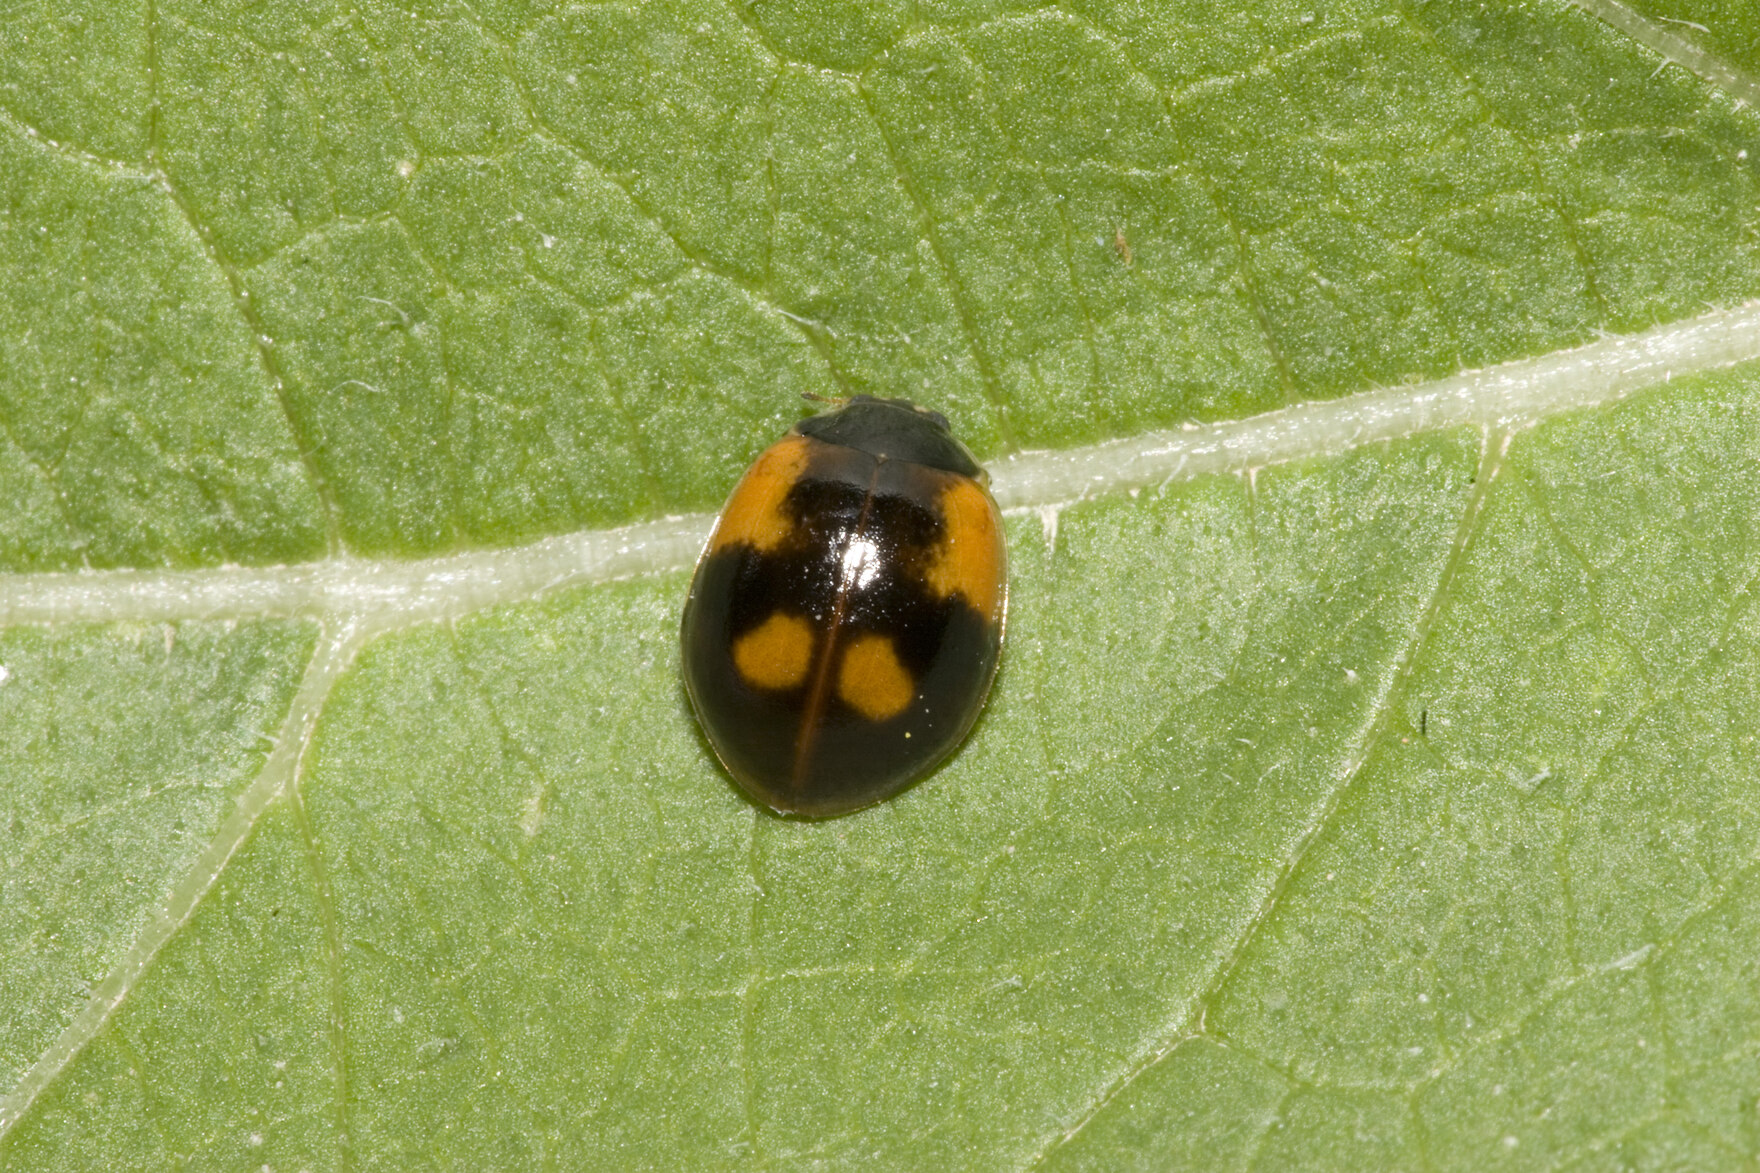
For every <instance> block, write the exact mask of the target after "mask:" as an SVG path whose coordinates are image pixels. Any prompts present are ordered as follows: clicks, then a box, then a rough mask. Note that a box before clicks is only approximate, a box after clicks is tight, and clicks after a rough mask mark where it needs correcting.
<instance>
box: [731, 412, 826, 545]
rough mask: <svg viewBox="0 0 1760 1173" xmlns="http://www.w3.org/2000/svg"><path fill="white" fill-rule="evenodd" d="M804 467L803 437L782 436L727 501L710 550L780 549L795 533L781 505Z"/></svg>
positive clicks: (805, 457)
mask: <svg viewBox="0 0 1760 1173" xmlns="http://www.w3.org/2000/svg"><path fill="white" fill-rule="evenodd" d="M806 466H807V438H806V437H805V436H784V437H783V438H782V439H780V440H778V441H776V443H774V444H772V445H770V447H768V448H766V449H765V450H764V452H763V453H762V454H761V455H760V456H759V457H758V459H757V460H756V461H755V462H753V464H752V467H751V468H749V469H747V470H746V475H745V476H744V477H742V478H740V482H739V485H738V486H737V487H736V488H735V489H734V490H733V496H731V497H729V498H728V499H727V508H725V509H723V510H722V511H721V520H720V521H719V522H718V523H716V526H715V536H714V537H712V538H710V539H709V548H710V549H711V550H719V549H720V548H721V547H723V546H730V545H733V544H734V543H737V542H743V543H745V544H746V545H748V546H751V547H753V548H755V549H757V550H760V551H768V550H774V549H775V548H776V547H778V546H780V545H781V544H782V543H783V541H785V540H786V539H787V538H788V535H789V534H790V533H792V532H793V531H794V522H793V521H792V520H790V518H789V516H788V514H787V513H786V512H784V511H783V508H782V504H783V502H784V501H785V500H787V498H788V491H789V490H790V489H792V488H794V483H795V481H797V480H799V479H800V475H801V470H802V469H804V468H806Z"/></svg>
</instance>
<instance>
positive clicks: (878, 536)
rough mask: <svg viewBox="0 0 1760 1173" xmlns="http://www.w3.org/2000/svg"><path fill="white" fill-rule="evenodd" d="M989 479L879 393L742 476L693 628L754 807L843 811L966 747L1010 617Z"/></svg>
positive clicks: (803, 425)
mask: <svg viewBox="0 0 1760 1173" xmlns="http://www.w3.org/2000/svg"><path fill="white" fill-rule="evenodd" d="M988 483H989V477H988V476H987V475H986V474H985V473H984V470H983V469H982V468H980V467H979V465H978V463H977V461H975V460H974V459H972V455H971V453H970V452H968V451H966V449H965V446H964V445H962V444H961V443H960V442H959V441H958V440H955V439H954V438H953V435H952V434H951V432H950V431H949V429H948V425H947V421H946V420H945V419H944V418H942V417H941V416H940V415H938V414H937V413H935V412H932V411H928V410H925V409H923V408H920V407H917V406H915V405H913V404H911V403H909V402H907V401H905V400H902V399H873V398H870V397H868V396H857V397H855V398H854V399H852V400H850V401H849V403H848V404H847V405H846V406H844V407H841V408H839V409H838V410H835V411H832V412H828V413H826V414H824V415H819V416H814V417H811V418H809V419H805V420H802V421H801V422H800V423H798V424H796V425H795V427H794V428H793V429H792V430H790V432H789V433H788V434H787V435H786V436H784V437H783V438H782V439H781V440H779V441H777V442H776V443H775V444H773V445H771V446H770V448H768V449H766V450H765V452H764V453H763V454H762V455H760V456H759V457H758V459H757V460H756V461H755V462H754V463H753V464H752V467H751V468H750V469H748V470H747V471H746V474H745V477H744V478H743V479H742V480H741V481H740V483H739V485H738V487H736V488H735V489H734V491H733V495H732V496H731V497H729V498H728V501H727V506H726V508H724V509H723V510H722V512H721V517H720V519H719V520H718V521H717V522H716V525H715V532H714V533H713V534H712V535H710V538H709V543H708V545H707V547H705V549H704V551H703V556H702V558H701V560H700V561H699V562H698V563H697V572H696V577H695V578H694V579H693V580H692V582H691V592H690V598H689V599H688V600H687V601H686V603H685V609H684V624H683V632H682V638H683V658H684V679H685V687H686V690H687V691H688V692H689V693H690V697H691V704H692V706H693V707H694V708H695V709H696V712H697V719H698V720H699V721H700V722H701V723H702V726H703V731H704V732H705V733H706V734H707V735H708V737H709V741H710V743H711V744H712V745H713V746H714V747H715V753H716V755H717V756H718V757H719V758H720V759H721V761H722V764H723V765H725V766H726V767H727V770H728V772H729V773H731V774H732V775H733V777H734V780H735V781H737V782H738V783H739V784H740V786H741V787H743V788H744V789H745V791H746V792H747V793H748V794H750V795H751V796H752V797H753V798H754V799H756V800H757V801H759V802H761V803H763V804H764V805H766V806H768V807H770V808H772V809H773V810H777V811H780V812H782V813H785V814H796V815H806V816H809V817H814V818H824V817H828V816H832V815H841V814H847V813H849V812H850V811H854V810H859V809H861V808H862V807H865V806H869V805H871V804H873V803H876V802H879V801H881V800H882V799H885V798H889V797H891V796H892V795H894V794H896V793H898V792H899V791H900V790H903V789H904V788H905V787H907V786H909V785H910V784H911V783H913V782H915V781H917V780H918V779H919V778H921V777H922V776H923V775H924V774H926V773H928V772H929V770H931V769H932V768H933V767H934V766H935V765H936V764H937V763H938V762H940V761H941V759H943V758H944V757H946V756H947V755H948V754H949V753H951V752H952V751H953V750H954V748H955V747H957V746H958V745H959V743H960V742H961V741H962V740H963V739H964V738H965V735H966V733H967V732H968V731H969V730H970V729H971V726H972V722H973V721H975V720H976V719H977V716H978V712H979V710H980V709H982V708H983V706H984V698H985V696H986V695H987V694H988V692H989V691H990V682H991V680H992V678H994V676H995V675H996V664H997V659H998V657H999V656H1000V654H1001V650H1002V632H1003V625H1004V619H1005V616H1006V613H1007V608H1008V558H1007V551H1006V550H1005V548H1004V546H1003V539H1002V519H1001V516H1000V515H999V513H998V512H997V509H996V502H995V501H994V500H993V499H992V498H991V496H990V492H989V489H988V488H987V487H986V486H987V485H988Z"/></svg>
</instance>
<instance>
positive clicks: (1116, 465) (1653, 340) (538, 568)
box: [0, 302, 1760, 632]
mask: <svg viewBox="0 0 1760 1173" xmlns="http://www.w3.org/2000/svg"><path fill="white" fill-rule="evenodd" d="M1752 359H1760V302H1750V303H1748V304H1745V305H1742V306H1739V307H1736V308H1734V309H1725V310H1717V311H1713V312H1711V313H1707V314H1703V315H1701V316H1699V317H1694V318H1688V319H1684V320H1681V321H1676V322H1670V323H1668V324H1665V325H1661V326H1657V327H1654V328H1652V329H1650V330H1647V331H1644V332H1643V333H1640V334H1631V335H1620V336H1613V337H1607V338H1603V339H1600V340H1599V341H1596V342H1592V343H1590V344H1588V345H1586V346H1580V347H1576V348H1573V349H1569V350H1562V351H1555V352H1553V353H1551V354H1547V355H1543V356H1540V357H1538V358H1530V359H1522V360H1520V361H1516V362H1510V363H1505V364H1503V365H1501V366H1495V367H1488V368H1486V369H1484V370H1476V371H1466V372H1462V373H1461V374H1458V375H1451V376H1449V377H1448V378H1444V379H1438V380H1435V381H1433V382H1428V383H1420V384H1414V385H1411V386H1401V387H1392V388H1385V389H1382V390H1376V391H1366V392H1363V393H1360V394H1357V395H1351V396H1347V397H1345V398H1342V399H1333V400H1326V401H1322V402H1315V403H1304V404H1298V405H1297V406H1294V407H1288V408H1283V409H1280V410H1278V411H1273V412H1268V413H1266V414H1264V415H1258V416H1253V417H1251V418H1248V419H1242V420H1230V421H1225V422H1221V423H1213V424H1193V425H1189V426H1186V427H1183V428H1176V429H1170V430H1166V431H1155V432H1145V433H1143V434H1141V435H1137V436H1132V437H1129V438H1126V439H1121V440H1113V441H1107V442H1104V443H1100V444H1093V445H1089V446H1087V447H1082V448H1070V449H1063V450H1059V451H1042V452H1023V453H1019V454H1017V455H1014V456H1010V457H1004V458H1002V459H999V460H995V461H992V462H991V464H990V472H991V476H992V488H993V490H994V491H995V494H996V499H997V502H998V503H999V504H1000V505H1001V506H1002V507H1003V509H1004V511H1006V512H1009V513H1014V514H1023V513H1032V512H1042V513H1051V512H1053V511H1055V510H1057V509H1059V508H1061V507H1063V506H1066V505H1071V504H1075V503H1077V502H1080V501H1083V500H1087V499H1089V498H1093V497H1097V496H1102V495H1106V494H1110V493H1117V492H1121V491H1131V490H1140V489H1153V488H1157V487H1160V486H1164V485H1167V484H1171V483H1176V482H1179V481H1185V480H1190V479H1193V478H1195V477H1199V476H1205V475H1209V474H1215V473H1229V472H1233V473H1244V472H1247V471H1249V470H1251V469H1255V468H1260V467H1263V466H1266V465H1271V464H1280V463H1285V462H1288V461H1293V460H1302V459H1308V458H1312V457H1322V456H1333V455H1338V454H1341V453H1344V452H1346V451H1349V450H1351V449H1353V448H1358V447H1362V446H1364V445H1368V444H1374V443H1379V442H1383V441H1388V440H1397V439H1400V438H1402V437H1405V436H1410V435H1413V434H1415V433H1419V432H1427V431H1436V430H1439V429H1443V428H1450V427H1461V426H1476V427H1480V428H1486V429H1490V428H1498V429H1510V430H1517V429H1520V428H1522V427H1525V426H1527V425H1529V424H1532V423H1535V422H1537V421H1539V420H1542V419H1545V418H1547V417H1549V416H1553V415H1557V414H1560V413H1563V412H1567V411H1571V410H1574V409H1577V408H1584V407H1593V406H1595V405H1598V404H1604V403H1610V402H1613V401H1615V400H1618V399H1622V398H1625V397H1626V396H1628V395H1631V394H1633V393H1635V392H1637V391H1640V390H1643V389H1645V388H1647V387H1651V386H1655V385H1657V384H1660V383H1665V382H1667V381H1669V380H1670V379H1672V378H1674V377H1675V376H1685V375H1692V374H1698V373H1702V372H1705V371H1711V370H1716V369H1718V368H1721V367H1727V366H1732V365H1734V364H1736V363H1739V362H1743V361H1748V360H1752ZM712 523H713V519H712V518H711V517H709V516H708V515H706V514H691V515H688V516H683V517H668V518H664V519H661V520H659V521H651V522H644V523H641V524H637V525H631V526H626V527H622V528H618V529H610V530H586V531H582V532H579V533H574V534H567V535H562V536H559V537H552V538H545V539H542V540H540V541H536V542H532V543H529V544H527V545H523V546H514V547H510V548H506V549H498V550H481V551H472V552H467V553H462V554H448V555H443V556H440V557H435V558H426V559H417V560H408V561H398V560H371V559H364V558H352V557H338V558H327V559H323V560H319V561H315V562H307V563H300V564H296V565H289V566H268V567H236V566H229V567H218V568H214V569H210V570H102V571H73V572H50V573H27V574H0V627H9V626H21V625H47V624H57V623H101V622H177V621H183V620H203V619H233V620H237V619H270V618H289V619H312V620H318V621H320V622H322V623H324V624H326V625H327V626H329V627H336V626H338V625H341V624H346V623H359V624H362V625H364V627H365V628H367V629H370V630H373V631H375V632H382V631H386V630H393V629H396V628H401V627H407V626H410V625H413V624H417V623H425V622H432V621H434V620H440V619H453V618H458V617H460V616H463V615H467V614H470V613H472V612H475V611H479V610H483V609H485V608H488V607H494V606H504V605H508V604H513V603H520V602H525V601H528V600H531V599H534V598H538V597H540V596H543V595H546V594H549V593H552V592H554V591H557V590H562V589H566V588H569V587H575V586H585V585H591V584H593V583H600V582H609V581H612V580H615V579H620V578H630V577H634V576H637V575H643V574H656V573H665V572H671V571H679V570H685V569H688V568H689V567H690V566H691V564H692V563H693V562H694V561H695V559H696V556H697V552H698V551H699V550H700V549H701V548H702V544H703V541H704V539H705V538H706V537H707V535H708V532H709V527H710V525H711V524H712Z"/></svg>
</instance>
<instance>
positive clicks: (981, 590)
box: [929, 477, 1008, 621]
mask: <svg viewBox="0 0 1760 1173" xmlns="http://www.w3.org/2000/svg"><path fill="white" fill-rule="evenodd" d="M941 515H942V517H943V519H944V520H945V523H946V526H945V530H944V532H943V536H942V538H941V542H940V544H939V545H937V546H936V548H935V553H934V559H933V561H931V562H930V564H929V585H930V586H931V587H932V588H933V589H934V591H935V593H936V594H938V595H940V596H942V597H943V598H946V597H948V596H950V595H964V596H965V597H966V601H967V602H968V603H970V604H971V605H972V606H973V607H975V608H977V610H978V611H979V612H980V613H981V614H983V615H984V616H985V617H986V618H988V619H990V620H992V621H994V620H996V619H998V618H1000V617H1001V614H1002V591H1003V582H1004V579H1005V578H1006V577H1007V573H1008V572H1007V566H1006V563H1005V562H1004V557H1005V555H1004V554H1003V550H1002V519H1001V518H1000V517H998V516H997V513H996V503H995V502H994V501H992V500H991V499H990V494H988V493H986V492H985V491H984V490H983V488H982V487H980V486H979V485H978V484H977V483H976V482H975V481H970V480H967V479H966V478H964V477H959V478H957V479H954V480H951V481H949V482H948V485H947V488H945V489H943V490H942V491H941Z"/></svg>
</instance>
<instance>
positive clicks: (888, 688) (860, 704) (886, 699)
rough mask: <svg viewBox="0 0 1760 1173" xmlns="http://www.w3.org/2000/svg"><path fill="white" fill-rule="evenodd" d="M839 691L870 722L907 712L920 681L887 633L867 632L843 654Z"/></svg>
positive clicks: (838, 676) (838, 677) (845, 700)
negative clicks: (902, 661) (867, 633)
mask: <svg viewBox="0 0 1760 1173" xmlns="http://www.w3.org/2000/svg"><path fill="white" fill-rule="evenodd" d="M837 694H838V695H839V696H841V697H842V698H843V699H844V702H845V703H847V704H848V705H849V706H850V707H851V708H852V709H854V710H855V711H856V712H858V713H860V714H861V715H862V716H864V717H866V718H868V720H870V721H885V720H887V719H888V718H891V717H896V716H898V715H899V714H900V713H902V712H904V708H905V706H906V705H908V704H910V703H911V698H912V697H914V696H916V695H917V683H916V681H914V680H912V679H911V674H910V672H909V671H907V670H906V669H905V666H904V665H903V664H900V663H899V662H898V654H897V653H896V652H894V651H893V650H892V641H891V640H889V639H887V638H886V637H885V636H883V635H864V636H860V637H858V638H857V639H856V641H855V642H854V643H852V644H850V646H849V651H847V652H845V653H844V654H843V668H842V669H841V670H840V671H839V672H838V674H837Z"/></svg>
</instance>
